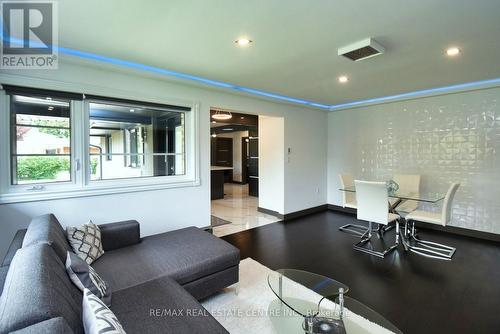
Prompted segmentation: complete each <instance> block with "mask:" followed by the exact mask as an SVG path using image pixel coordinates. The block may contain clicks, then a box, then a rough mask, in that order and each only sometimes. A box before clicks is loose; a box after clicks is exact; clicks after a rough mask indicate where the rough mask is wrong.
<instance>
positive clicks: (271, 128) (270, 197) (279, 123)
mask: <svg viewBox="0 0 500 334" xmlns="http://www.w3.org/2000/svg"><path fill="white" fill-rule="evenodd" d="M284 168H285V120H284V118H283V117H268V116H267V117H266V116H259V207H261V208H264V209H268V210H272V211H276V212H278V213H281V214H283V213H284V212H285V196H283V193H282V192H280V189H281V188H283V187H284V184H285V177H284V174H283V173H282V172H281V171H282V170H283V169H284Z"/></svg>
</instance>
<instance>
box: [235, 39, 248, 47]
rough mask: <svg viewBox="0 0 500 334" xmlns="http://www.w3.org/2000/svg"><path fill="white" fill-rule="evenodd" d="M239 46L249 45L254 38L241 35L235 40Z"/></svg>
mask: <svg viewBox="0 0 500 334" xmlns="http://www.w3.org/2000/svg"><path fill="white" fill-rule="evenodd" d="M234 42H235V43H236V44H238V46H248V45H250V43H252V40H250V39H248V38H246V37H240V38H238V39H237V40H235V41H234Z"/></svg>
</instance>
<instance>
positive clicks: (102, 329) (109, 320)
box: [82, 289, 125, 334]
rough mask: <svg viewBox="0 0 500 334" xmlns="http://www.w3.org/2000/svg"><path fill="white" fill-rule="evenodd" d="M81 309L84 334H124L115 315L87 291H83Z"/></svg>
mask: <svg viewBox="0 0 500 334" xmlns="http://www.w3.org/2000/svg"><path fill="white" fill-rule="evenodd" d="M82 308H83V329H84V330H85V334H101V333H106V334H125V330H123V327H122V325H121V324H120V322H119V321H118V319H117V318H116V316H115V314H114V313H113V312H112V311H111V310H110V309H109V308H108V307H107V306H106V304H104V303H103V302H102V300H100V299H99V297H97V296H96V295H94V294H93V293H92V292H91V291H90V290H89V289H85V290H83V302H82Z"/></svg>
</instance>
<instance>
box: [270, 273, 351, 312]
mask: <svg viewBox="0 0 500 334" xmlns="http://www.w3.org/2000/svg"><path fill="white" fill-rule="evenodd" d="M267 282H268V284H269V287H270V288H271V290H272V291H273V293H274V294H275V295H276V297H278V299H279V300H280V301H282V302H283V303H284V304H286V305H287V306H288V307H289V308H290V309H292V310H293V311H295V312H297V313H298V314H300V315H302V316H310V315H314V314H315V313H317V311H318V305H319V304H320V303H321V301H322V300H323V299H325V298H326V299H330V300H335V297H336V296H337V295H338V294H339V289H340V288H342V289H344V293H347V291H349V287H348V286H347V285H345V284H343V283H340V282H337V281H336V280H334V279H331V278H328V277H326V276H322V275H318V274H314V273H310V272H307V271H302V270H296V269H280V270H277V271H274V272H272V273H270V274H269V275H268V277H267ZM298 294H303V295H304V296H303V297H304V298H306V297H307V300H309V301H311V302H312V303H309V304H307V303H306V304H305V303H303V302H302V301H301V300H300V299H297V296H298Z"/></svg>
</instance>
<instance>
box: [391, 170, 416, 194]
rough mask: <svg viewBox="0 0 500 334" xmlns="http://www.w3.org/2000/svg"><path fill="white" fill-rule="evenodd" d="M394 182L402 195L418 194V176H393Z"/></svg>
mask: <svg viewBox="0 0 500 334" xmlns="http://www.w3.org/2000/svg"><path fill="white" fill-rule="evenodd" d="M394 181H395V182H396V183H397V184H398V185H399V191H400V192H403V193H416V194H418V193H420V175H419V174H395V175H394Z"/></svg>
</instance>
